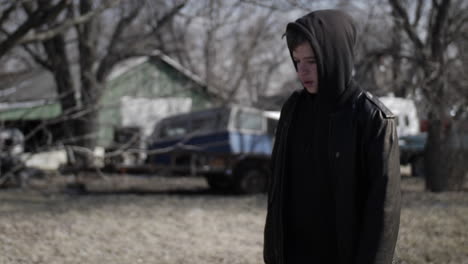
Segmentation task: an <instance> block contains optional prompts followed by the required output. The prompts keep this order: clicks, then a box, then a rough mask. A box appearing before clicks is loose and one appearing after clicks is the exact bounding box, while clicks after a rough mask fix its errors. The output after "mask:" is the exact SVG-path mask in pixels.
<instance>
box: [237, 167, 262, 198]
mask: <svg viewBox="0 0 468 264" xmlns="http://www.w3.org/2000/svg"><path fill="white" fill-rule="evenodd" d="M266 187H267V176H266V174H265V173H264V172H263V171H261V170H259V169H256V168H246V169H244V170H242V171H241V173H240V175H239V177H238V179H237V186H236V190H237V192H239V193H243V194H255V193H263V192H265V191H266Z"/></svg>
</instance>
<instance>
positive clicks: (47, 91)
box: [0, 69, 57, 104]
mask: <svg viewBox="0 0 468 264" xmlns="http://www.w3.org/2000/svg"><path fill="white" fill-rule="evenodd" d="M56 99H57V91H56V89H55V81H54V77H53V76H52V74H51V73H49V72H48V71H45V70H42V69H35V70H31V71H27V72H20V73H10V74H2V75H0V104H9V103H24V102H31V101H47V100H56Z"/></svg>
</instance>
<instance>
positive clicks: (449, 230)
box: [0, 176, 468, 264]
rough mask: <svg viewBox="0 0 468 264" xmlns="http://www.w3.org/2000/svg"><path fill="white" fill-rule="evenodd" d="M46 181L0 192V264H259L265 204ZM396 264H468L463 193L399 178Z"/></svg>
mask: <svg viewBox="0 0 468 264" xmlns="http://www.w3.org/2000/svg"><path fill="white" fill-rule="evenodd" d="M66 182H67V180H66V178H64V177H61V178H57V177H53V176H50V177H48V178H47V179H44V180H38V181H35V182H32V183H31V186H30V187H29V188H28V189H23V190H20V189H7V190H0V264H3V263H15V264H16V263H89V264H92V263H163V264H164V263H208V264H210V263H230V264H231V263H233V264H236V263H262V245H263V224H264V220H265V213H266V210H265V207H266V197H265V195H254V196H234V195H221V194H216V193H212V192H210V191H209V190H208V189H207V185H206V183H205V181H204V180H203V179H197V178H162V177H158V178H144V177H124V176H119V177H105V178H101V179H99V180H94V181H90V180H88V181H87V182H88V184H87V187H88V189H89V192H88V193H87V194H77V193H71V192H66V191H64V190H63V187H64V184H65V183H66ZM402 188H403V210H402V218H401V229H400V235H399V241H398V245H397V262H398V263H402V264H403V263H408V264H413V263H416V264H417V263H437V264H443V263H453V264H455V263H456V264H463V263H468V228H467V226H468V195H467V194H468V192H459V193H443V194H432V193H426V192H423V191H422V190H423V182H422V181H421V180H420V179H417V178H410V177H404V178H403V185H402Z"/></svg>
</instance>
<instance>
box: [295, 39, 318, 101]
mask: <svg viewBox="0 0 468 264" xmlns="http://www.w3.org/2000/svg"><path fill="white" fill-rule="evenodd" d="M292 55H293V60H294V63H295V64H296V66H297V76H298V77H299V80H300V81H301V83H302V85H303V86H304V88H305V89H306V90H307V91H308V92H309V93H312V94H314V93H317V91H318V74H317V64H316V60H315V54H314V51H313V50H312V47H311V46H310V44H309V43H308V42H304V43H302V44H300V45H299V46H297V47H296V48H295V49H294V50H293V52H292Z"/></svg>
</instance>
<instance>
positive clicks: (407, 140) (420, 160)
mask: <svg viewBox="0 0 468 264" xmlns="http://www.w3.org/2000/svg"><path fill="white" fill-rule="evenodd" d="M426 140H427V133H420V134H416V135H405V136H401V137H400V138H399V142H398V143H399V146H400V164H402V165H408V164H410V165H411V175H413V176H423V175H424V148H425V145H426Z"/></svg>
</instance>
